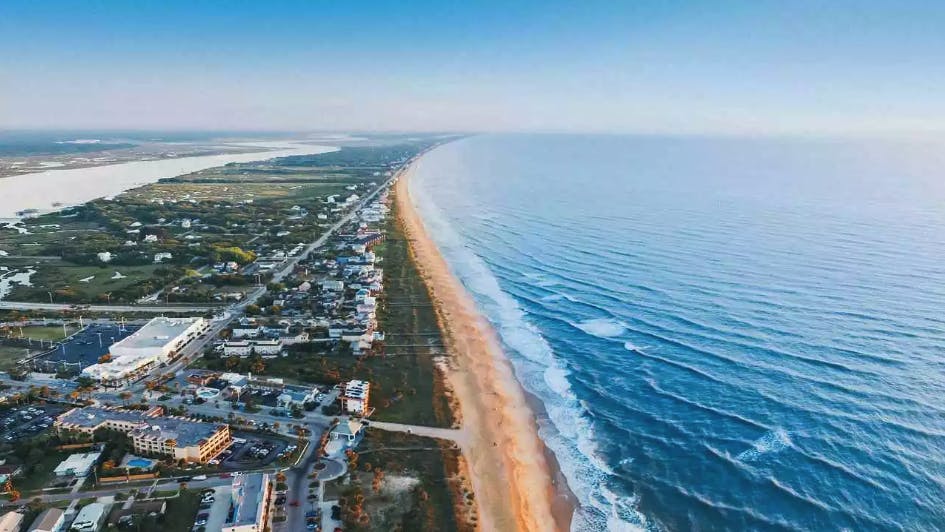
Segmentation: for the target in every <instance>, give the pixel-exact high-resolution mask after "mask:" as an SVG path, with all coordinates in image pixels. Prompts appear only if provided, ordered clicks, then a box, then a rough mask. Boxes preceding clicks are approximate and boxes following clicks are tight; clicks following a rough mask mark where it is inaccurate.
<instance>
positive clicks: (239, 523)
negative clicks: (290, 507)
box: [221, 473, 272, 532]
mask: <svg viewBox="0 0 945 532" xmlns="http://www.w3.org/2000/svg"><path fill="white" fill-rule="evenodd" d="M231 497H232V500H231V502H230V505H231V507H232V510H231V511H230V514H229V516H228V518H227V521H226V522H225V523H223V528H222V529H221V530H222V532H260V531H262V530H265V529H266V523H267V521H269V505H270V503H271V498H272V483H271V482H270V479H269V475H268V474H266V473H253V474H249V475H241V476H238V477H236V478H235V479H233V492H232V495H231Z"/></svg>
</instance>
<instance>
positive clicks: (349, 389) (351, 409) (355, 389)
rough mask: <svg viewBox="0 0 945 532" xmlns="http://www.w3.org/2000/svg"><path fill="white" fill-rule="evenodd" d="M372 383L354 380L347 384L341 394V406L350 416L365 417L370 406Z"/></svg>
mask: <svg viewBox="0 0 945 532" xmlns="http://www.w3.org/2000/svg"><path fill="white" fill-rule="evenodd" d="M370 395H371V383H369V382H367V381H359V380H353V381H348V382H347V383H346V384H345V387H344V391H343V392H342V394H341V405H342V407H343V408H344V409H345V411H346V412H348V413H349V414H357V415H364V413H365V412H367V410H368V408H369V406H368V404H369V403H368V401H369V399H370Z"/></svg>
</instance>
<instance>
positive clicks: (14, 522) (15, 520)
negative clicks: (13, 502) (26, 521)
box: [0, 511, 23, 532]
mask: <svg viewBox="0 0 945 532" xmlns="http://www.w3.org/2000/svg"><path fill="white" fill-rule="evenodd" d="M22 524H23V514H21V513H19V512H14V511H10V512H7V513H5V514H3V515H2V516H0V532H20V526H22Z"/></svg>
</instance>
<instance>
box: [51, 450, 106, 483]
mask: <svg viewBox="0 0 945 532" xmlns="http://www.w3.org/2000/svg"><path fill="white" fill-rule="evenodd" d="M100 456H102V453H100V452H94V453H76V454H70V455H69V457H68V458H66V459H65V460H63V461H62V462H61V463H60V464H59V465H58V466H56V470H55V473H56V476H57V477H85V476H88V474H89V473H91V472H92V468H94V467H95V463H96V462H98V458H99V457H100Z"/></svg>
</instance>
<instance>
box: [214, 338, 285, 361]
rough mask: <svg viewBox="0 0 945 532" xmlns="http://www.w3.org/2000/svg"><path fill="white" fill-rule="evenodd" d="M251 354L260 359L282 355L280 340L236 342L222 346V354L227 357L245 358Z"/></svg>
mask: <svg viewBox="0 0 945 532" xmlns="http://www.w3.org/2000/svg"><path fill="white" fill-rule="evenodd" d="M253 353H255V354H257V355H259V356H262V357H274V356H278V355H279V354H280V353H282V340H237V341H233V342H227V343H225V344H223V354H224V355H225V356H228V357H240V358H245V357H248V356H250V355H252V354H253Z"/></svg>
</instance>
